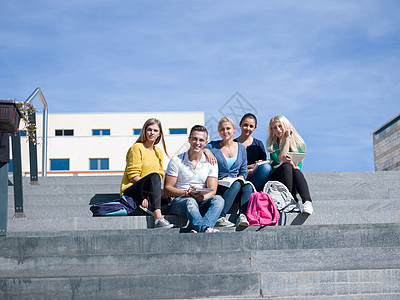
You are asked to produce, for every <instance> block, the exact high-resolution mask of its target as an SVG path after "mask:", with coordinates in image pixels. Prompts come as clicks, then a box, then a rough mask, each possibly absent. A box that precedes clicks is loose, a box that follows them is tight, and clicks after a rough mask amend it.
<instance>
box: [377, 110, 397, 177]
mask: <svg viewBox="0 0 400 300" xmlns="http://www.w3.org/2000/svg"><path fill="white" fill-rule="evenodd" d="M396 119H397V120H396ZM373 135H374V157H375V159H374V160H375V171H388V170H400V116H398V117H397V118H395V119H394V120H393V122H390V123H389V124H387V125H385V126H383V127H382V128H380V129H378V130H377V131H375V132H374V133H373Z"/></svg>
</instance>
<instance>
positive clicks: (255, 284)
mask: <svg viewBox="0 0 400 300" xmlns="http://www.w3.org/2000/svg"><path fill="white" fill-rule="evenodd" d="M1 282H2V288H1V289H0V298H2V299H104V300H109V299H189V298H194V297H216V296H222V297H223V296H225V297H229V296H230V295H236V296H241V295H242V296H246V297H247V296H250V297H258V296H259V295H260V275H259V274H255V273H254V274H253V273H245V272H240V273H235V274H229V273H228V274H183V275H171V274H160V275H149V276H142V275H136V276H93V277H79V276H77V277H59V278H5V279H2V280H1Z"/></svg>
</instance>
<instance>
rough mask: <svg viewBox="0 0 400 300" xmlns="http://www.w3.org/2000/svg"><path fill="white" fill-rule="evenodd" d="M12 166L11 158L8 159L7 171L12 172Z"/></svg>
mask: <svg viewBox="0 0 400 300" xmlns="http://www.w3.org/2000/svg"><path fill="white" fill-rule="evenodd" d="M13 171H14V168H13V161H12V159H10V162H9V163H8V172H10V173H11V172H13Z"/></svg>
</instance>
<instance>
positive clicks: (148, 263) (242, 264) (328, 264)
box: [0, 247, 400, 278]
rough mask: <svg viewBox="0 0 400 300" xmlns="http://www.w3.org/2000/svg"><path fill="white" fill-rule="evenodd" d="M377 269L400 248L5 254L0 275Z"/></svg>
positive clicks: (390, 265) (397, 258)
mask: <svg viewBox="0 0 400 300" xmlns="http://www.w3.org/2000/svg"><path fill="white" fill-rule="evenodd" d="M155 266H156V267H155ZM373 269H400V247H367V248H365V247H363V248H335V249H329V248H325V249H303V250H302V251H300V250H299V249H291V250H286V251H282V250H281V249H279V250H253V251H232V250H230V251H226V250H224V251H219V252H197V253H173V254H168V253H159V254H154V253H152V254H147V253H140V254H139V255H132V254H107V255H98V254H97V255H93V254H92V255H82V254H81V255H63V256H60V255H58V256H37V255H35V256H21V255H18V256H15V255H13V256H12V257H5V256H2V257H0V278H13V277H19V278H27V277H28V278H41V277H46V278H54V277H60V276H61V277H76V276H85V277H86V276H98V275H100V274H101V275H102V276H116V275H118V276H126V275H144V276H147V275H159V274H172V275H181V274H225V273H231V274H235V273H249V272H252V273H266V272H268V273H270V272H309V271H333V270H338V271H340V270H373Z"/></svg>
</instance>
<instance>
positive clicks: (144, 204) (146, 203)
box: [142, 198, 149, 208]
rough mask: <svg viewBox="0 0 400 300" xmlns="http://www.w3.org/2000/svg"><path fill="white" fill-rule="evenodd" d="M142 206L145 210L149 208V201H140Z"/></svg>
mask: <svg viewBox="0 0 400 300" xmlns="http://www.w3.org/2000/svg"><path fill="white" fill-rule="evenodd" d="M142 206H143V207H144V208H147V207H148V206H149V201H148V200H147V199H146V198H144V199H143V201H142Z"/></svg>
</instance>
